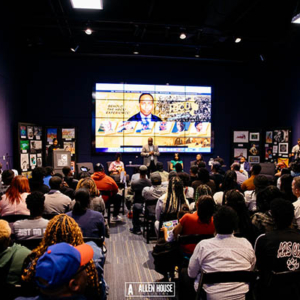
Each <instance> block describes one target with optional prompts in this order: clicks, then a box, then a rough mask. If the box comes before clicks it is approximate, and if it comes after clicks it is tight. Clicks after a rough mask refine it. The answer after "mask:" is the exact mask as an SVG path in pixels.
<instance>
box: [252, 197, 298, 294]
mask: <svg viewBox="0 0 300 300" xmlns="http://www.w3.org/2000/svg"><path fill="white" fill-rule="evenodd" d="M270 206H271V214H272V216H273V219H274V222H275V230H273V231H270V232H267V233H266V234H263V235H261V236H259V237H258V238H257V241H256V243H255V253H256V258H257V264H256V267H257V269H258V270H259V273H260V276H259V278H260V279H259V281H258V289H257V295H256V296H257V299H299V296H300V286H299V284H298V283H297V284H294V283H292V284H289V283H288V282H284V283H283V282H282V283H281V284H280V283H279V282H277V283H276V282H272V281H271V278H272V271H275V272H289V271H295V270H298V269H299V251H298V249H299V244H300V234H299V232H297V231H296V230H295V229H292V222H293V218H294V207H293V204H292V203H291V202H290V201H287V200H284V199H274V200H273V201H272V202H271V205H270Z"/></svg>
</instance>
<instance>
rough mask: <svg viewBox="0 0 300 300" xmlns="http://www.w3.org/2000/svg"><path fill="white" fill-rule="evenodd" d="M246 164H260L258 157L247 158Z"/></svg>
mask: <svg viewBox="0 0 300 300" xmlns="http://www.w3.org/2000/svg"><path fill="white" fill-rule="evenodd" d="M248 162H249V163H251V164H259V163H260V156H249V157H248Z"/></svg>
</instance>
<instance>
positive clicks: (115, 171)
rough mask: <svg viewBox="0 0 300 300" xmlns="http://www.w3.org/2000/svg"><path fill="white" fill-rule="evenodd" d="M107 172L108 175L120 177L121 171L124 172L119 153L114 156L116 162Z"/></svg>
mask: <svg viewBox="0 0 300 300" xmlns="http://www.w3.org/2000/svg"><path fill="white" fill-rule="evenodd" d="M108 171H109V175H120V174H121V172H122V171H125V169H124V163H123V162H122V161H121V154H120V153H117V154H116V160H115V161H113V162H112V163H111V164H110V166H109V169H108Z"/></svg>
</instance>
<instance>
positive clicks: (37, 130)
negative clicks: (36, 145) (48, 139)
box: [33, 126, 42, 140]
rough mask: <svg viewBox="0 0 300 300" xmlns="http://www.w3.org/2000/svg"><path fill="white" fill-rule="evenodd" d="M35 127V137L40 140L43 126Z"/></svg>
mask: <svg viewBox="0 0 300 300" xmlns="http://www.w3.org/2000/svg"><path fill="white" fill-rule="evenodd" d="M33 128H34V130H33V135H34V137H35V139H36V140H40V139H41V136H42V127H40V126H34V127H33Z"/></svg>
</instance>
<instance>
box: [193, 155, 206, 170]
mask: <svg viewBox="0 0 300 300" xmlns="http://www.w3.org/2000/svg"><path fill="white" fill-rule="evenodd" d="M191 163H192V164H193V165H194V166H197V167H198V168H199V167H200V165H202V166H204V168H205V166H206V163H205V161H204V159H203V157H202V154H201V153H198V154H197V155H196V160H194V161H192V162H191Z"/></svg>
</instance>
